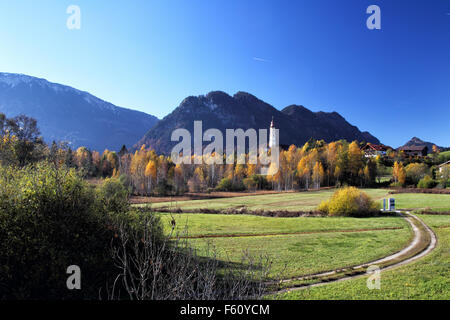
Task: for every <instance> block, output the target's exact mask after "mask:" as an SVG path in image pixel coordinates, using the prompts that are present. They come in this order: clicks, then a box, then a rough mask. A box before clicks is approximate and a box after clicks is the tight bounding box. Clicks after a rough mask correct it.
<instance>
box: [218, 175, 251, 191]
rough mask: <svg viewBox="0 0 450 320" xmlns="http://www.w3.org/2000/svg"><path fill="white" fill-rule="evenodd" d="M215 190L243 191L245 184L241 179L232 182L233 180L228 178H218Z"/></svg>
mask: <svg viewBox="0 0 450 320" xmlns="http://www.w3.org/2000/svg"><path fill="white" fill-rule="evenodd" d="M216 190H217V191H243V190H245V186H244V184H243V182H242V181H240V180H239V181H237V182H233V180H231V179H229V178H223V179H222V180H220V182H219V184H218V185H217V187H216Z"/></svg>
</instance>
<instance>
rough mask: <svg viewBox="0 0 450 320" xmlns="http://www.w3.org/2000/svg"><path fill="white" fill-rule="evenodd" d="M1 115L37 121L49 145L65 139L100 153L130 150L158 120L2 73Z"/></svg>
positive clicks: (61, 87)
mask: <svg viewBox="0 0 450 320" xmlns="http://www.w3.org/2000/svg"><path fill="white" fill-rule="evenodd" d="M0 112H2V113H4V114H6V116H8V117H13V116H16V115H18V114H25V115H27V116H31V117H33V118H36V119H37V121H38V126H39V128H40V130H41V132H42V135H43V137H44V139H45V141H46V142H47V143H50V142H52V141H53V140H56V141H63V140H64V141H68V142H70V143H71V146H72V147H73V148H76V147H79V146H86V147H89V148H91V149H95V150H99V151H103V150H104V149H110V150H119V149H120V147H121V146H122V145H123V144H125V145H127V146H128V147H131V146H132V145H133V144H134V143H136V141H137V140H138V139H140V138H141V137H142V135H144V134H145V133H146V132H147V131H148V130H149V128H151V127H153V125H154V124H155V123H156V122H157V121H158V119H157V118H156V117H154V116H151V115H148V114H146V113H143V112H139V111H134V110H130V109H125V108H120V107H117V106H115V105H113V104H111V103H109V102H106V101H103V100H101V99H99V98H97V97H94V96H93V95H91V94H89V93H87V92H83V91H79V90H76V89H74V88H71V87H68V86H64V85H60V84H56V83H51V82H48V81H47V80H44V79H39V78H35V77H30V76H26V75H21V74H11V73H0Z"/></svg>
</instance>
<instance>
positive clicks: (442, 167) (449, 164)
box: [438, 160, 450, 173]
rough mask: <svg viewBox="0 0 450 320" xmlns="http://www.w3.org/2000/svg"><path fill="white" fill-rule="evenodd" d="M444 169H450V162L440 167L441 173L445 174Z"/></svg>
mask: <svg viewBox="0 0 450 320" xmlns="http://www.w3.org/2000/svg"><path fill="white" fill-rule="evenodd" d="M444 168H450V160H449V161H447V162H444V163H442V164H440V165H438V169H439V173H442V172H444Z"/></svg>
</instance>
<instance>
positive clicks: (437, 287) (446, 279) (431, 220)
mask: <svg viewBox="0 0 450 320" xmlns="http://www.w3.org/2000/svg"><path fill="white" fill-rule="evenodd" d="M420 218H423V220H424V221H425V222H426V223H427V224H428V225H429V226H431V227H432V228H433V230H434V231H435V233H436V235H437V237H438V244H437V247H436V249H435V250H434V251H433V252H432V253H430V255H428V256H426V257H424V258H423V259H421V260H418V261H416V262H414V263H412V264H410V265H407V266H404V267H399V268H397V269H393V270H389V271H385V272H382V273H381V289H380V290H369V289H368V288H367V286H366V281H367V278H366V277H363V278H359V279H352V280H347V281H343V282H339V283H331V284H328V285H325V286H322V287H315V288H310V289H304V290H298V291H291V292H290V293H286V294H282V295H279V296H278V297H277V298H278V299H291V300H305V299H339V300H342V299H426V300H428V299H444V300H448V299H450V228H445V226H449V225H450V216H423V215H421V216H420Z"/></svg>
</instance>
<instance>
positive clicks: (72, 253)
mask: <svg viewBox="0 0 450 320" xmlns="http://www.w3.org/2000/svg"><path fill="white" fill-rule="evenodd" d="M108 225H109V219H108V217H107V215H106V214H105V210H104V207H103V206H102V204H101V203H99V202H98V201H97V199H96V194H95V191H94V190H93V189H92V188H91V187H89V186H88V185H87V183H86V182H84V181H83V179H82V178H81V177H80V175H79V174H78V173H77V172H76V171H75V170H73V169H70V170H69V169H66V168H60V169H58V168H56V167H54V166H52V165H50V164H45V163H40V164H37V165H35V166H28V167H24V168H22V169H13V168H10V167H9V168H2V167H0V252H1V255H0V299H71V298H80V297H83V298H96V297H98V290H99V288H100V287H101V286H104V284H105V283H106V280H107V277H108V274H109V272H110V271H111V270H112V263H111V258H110V256H109V245H110V240H111V238H112V234H111V231H110V230H108ZM70 265H78V266H79V267H80V268H81V270H82V288H83V290H73V291H71V290H68V289H67V287H66V280H67V278H68V276H69V275H67V274H66V270H67V267H68V266H70Z"/></svg>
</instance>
